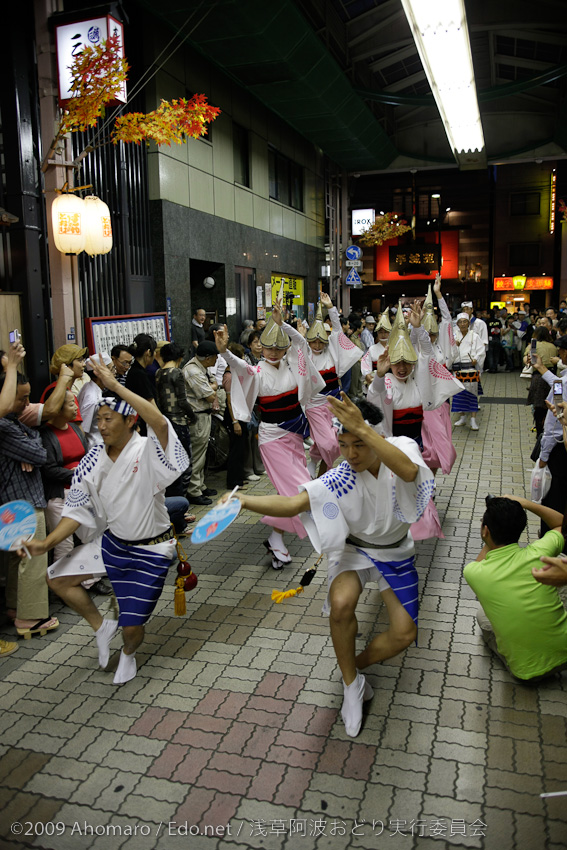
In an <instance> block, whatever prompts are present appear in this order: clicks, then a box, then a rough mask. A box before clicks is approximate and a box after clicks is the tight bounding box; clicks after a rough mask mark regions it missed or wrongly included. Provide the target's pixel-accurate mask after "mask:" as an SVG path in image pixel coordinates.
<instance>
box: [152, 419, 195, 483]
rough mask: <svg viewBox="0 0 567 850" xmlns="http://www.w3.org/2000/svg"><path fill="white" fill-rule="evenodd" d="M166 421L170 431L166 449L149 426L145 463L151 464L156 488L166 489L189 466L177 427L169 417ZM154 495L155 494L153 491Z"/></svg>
mask: <svg viewBox="0 0 567 850" xmlns="http://www.w3.org/2000/svg"><path fill="white" fill-rule="evenodd" d="M166 422H167V429H168V433H167V446H166V447H165V449H164V448H163V447H162V445H161V443H160V441H159V440H158V438H157V437H156V435H155V432H154V431H153V430H152V428H150V427H149V426H148V436H147V438H146V439H147V442H146V444H145V452H144V458H143V463H145V464H149V471H150V476H151V481H152V484H153V485H154V487H155V488H156V490H165V489H166V487H168V486H169V485H170V484H173V482H174V481H176V480H177V479H178V478H179V476H180V475H181V473H182V472H184V471H185V470H186V469H187V467H188V466H189V457H188V456H187V452H186V451H185V449H184V448H183V445H182V444H181V441H180V439H179V437H178V436H177V434H176V432H175V428H174V427H173V425H172V424H171V422H170V421H169V419H166ZM152 495H154V494H153V493H152Z"/></svg>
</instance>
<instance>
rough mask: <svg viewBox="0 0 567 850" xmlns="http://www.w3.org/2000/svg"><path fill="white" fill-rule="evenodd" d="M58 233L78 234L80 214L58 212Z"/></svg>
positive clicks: (79, 231)
mask: <svg viewBox="0 0 567 850" xmlns="http://www.w3.org/2000/svg"><path fill="white" fill-rule="evenodd" d="M58 222H59V233H60V235H61V236H71V235H80V233H81V214H80V213H64V212H60V213H59V217H58Z"/></svg>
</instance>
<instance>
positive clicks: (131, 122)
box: [112, 94, 220, 145]
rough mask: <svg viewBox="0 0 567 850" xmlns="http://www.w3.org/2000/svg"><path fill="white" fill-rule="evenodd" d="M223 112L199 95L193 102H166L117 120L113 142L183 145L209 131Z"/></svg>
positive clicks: (195, 96) (194, 97)
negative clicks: (151, 142) (209, 123)
mask: <svg viewBox="0 0 567 850" xmlns="http://www.w3.org/2000/svg"><path fill="white" fill-rule="evenodd" d="M219 113H220V109H219V108H218V107H216V106H210V105H209V104H208V103H207V98H206V97H205V95H204V94H196V95H193V97H192V98H191V99H190V100H186V99H185V98H184V97H182V98H179V100H172V101H171V103H170V102H169V101H167V100H162V102H161V103H160V105H159V106H158V108H157V109H155V110H154V111H153V112H148V113H143V112H129V113H128V114H127V115H121V116H120V118H117V119H116V123H115V126H114V131H113V133H112V141H113V142H114V144H116V143H117V142H135V143H136V144H138V145H139V144H140V142H142V141H146V142H149V141H150V140H151V141H153V142H155V143H156V144H157V145H171V143H172V142H175V144H177V145H180V144H182V143H183V142H184V141H186V139H187V138H188V137H191V138H193V139H196V138H198V137H199V136H203V135H205V134H206V132H207V126H206V125H207V123H208V122H210V121H214V120H215V118H216V117H217V115H218V114H219Z"/></svg>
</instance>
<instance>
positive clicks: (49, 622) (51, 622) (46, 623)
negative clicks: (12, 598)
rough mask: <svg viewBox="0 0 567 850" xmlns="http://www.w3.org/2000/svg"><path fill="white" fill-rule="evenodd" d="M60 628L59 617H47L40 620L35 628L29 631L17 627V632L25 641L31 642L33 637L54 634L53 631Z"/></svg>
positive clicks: (30, 628)
mask: <svg viewBox="0 0 567 850" xmlns="http://www.w3.org/2000/svg"><path fill="white" fill-rule="evenodd" d="M57 628H59V620H58V619H57V617H45V619H43V620H38V621H37V623H34V625H33V626H30V627H29V628H27V629H19V628H18V627H17V626H16V631H17V633H18V634H19V635H20V637H23V638H24V640H29V639H30V638H31V636H32V635H41V637H43V636H44V635H45V634H47V632H52V631H53V629H57Z"/></svg>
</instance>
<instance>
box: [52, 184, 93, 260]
mask: <svg viewBox="0 0 567 850" xmlns="http://www.w3.org/2000/svg"><path fill="white" fill-rule="evenodd" d="M51 221H52V224H53V238H54V241H55V247H56V248H57V250H58V251H61V253H62V254H80V253H81V251H84V250H85V241H86V228H85V206H84V201H83V199H82V198H78V197H77V196H76V195H73V194H72V193H71V192H64V193H63V194H61V195H57V197H56V198H55V200H54V201H53V204H52V206H51Z"/></svg>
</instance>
